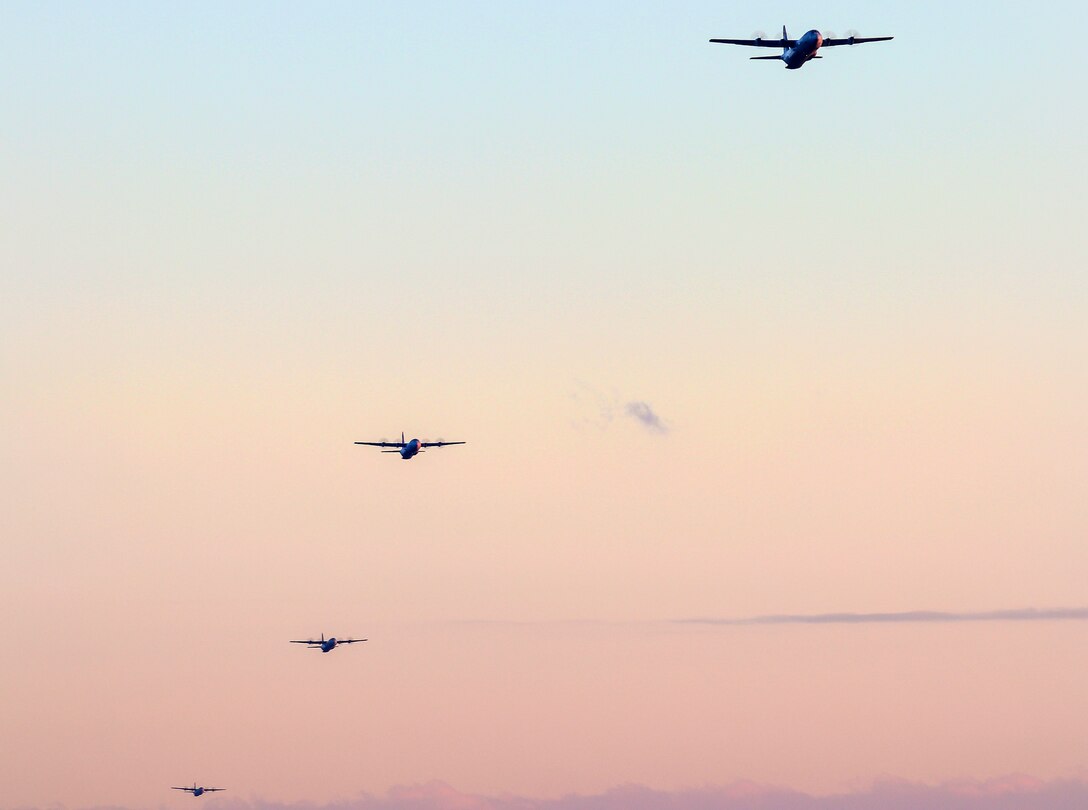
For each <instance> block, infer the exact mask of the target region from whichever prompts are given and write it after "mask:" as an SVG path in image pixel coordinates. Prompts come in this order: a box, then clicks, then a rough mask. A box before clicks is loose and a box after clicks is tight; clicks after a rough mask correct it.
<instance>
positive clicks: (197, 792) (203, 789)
mask: <svg viewBox="0 0 1088 810" xmlns="http://www.w3.org/2000/svg"><path fill="white" fill-rule="evenodd" d="M170 789H171V790H184V791H186V792H188V793H192V794H193V795H194V796H203V795H204V794H205V793H213V792H215V791H217V790H226V788H206V787H197V786H196V782H193V786H192V787H172V788H170Z"/></svg>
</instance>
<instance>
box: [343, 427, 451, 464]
mask: <svg viewBox="0 0 1088 810" xmlns="http://www.w3.org/2000/svg"><path fill="white" fill-rule="evenodd" d="M355 443H356V444H365V445H368V446H370V447H392V448H394V449H393V450H382V452H383V453H400V457H401V458H402V459H404V460H405V461H407V460H408V459H410V458H411V457H412V456H414V455H415V454H416V453H422V452H423V448H425V447H445V446H446V445H447V444H465V442H421V441H420V440H419V439H412V440H411V441H408V442H406V441H404V433H401V434H400V441H399V442H355Z"/></svg>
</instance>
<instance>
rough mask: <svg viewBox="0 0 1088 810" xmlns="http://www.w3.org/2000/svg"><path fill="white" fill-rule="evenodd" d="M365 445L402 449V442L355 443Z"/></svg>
mask: <svg viewBox="0 0 1088 810" xmlns="http://www.w3.org/2000/svg"><path fill="white" fill-rule="evenodd" d="M355 443H356V444H365V445H367V446H368V447H404V442H355Z"/></svg>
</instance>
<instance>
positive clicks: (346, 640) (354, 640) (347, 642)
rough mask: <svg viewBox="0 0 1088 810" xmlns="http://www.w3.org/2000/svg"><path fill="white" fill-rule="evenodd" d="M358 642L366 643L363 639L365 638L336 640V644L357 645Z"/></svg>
mask: <svg viewBox="0 0 1088 810" xmlns="http://www.w3.org/2000/svg"><path fill="white" fill-rule="evenodd" d="M360 641H366V639H365V638H345V639H337V640H336V643H337V644H357V643H358V642H360Z"/></svg>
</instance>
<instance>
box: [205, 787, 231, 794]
mask: <svg viewBox="0 0 1088 810" xmlns="http://www.w3.org/2000/svg"><path fill="white" fill-rule="evenodd" d="M217 790H226V788H204V792H205V793H214V792H215V791H217Z"/></svg>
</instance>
